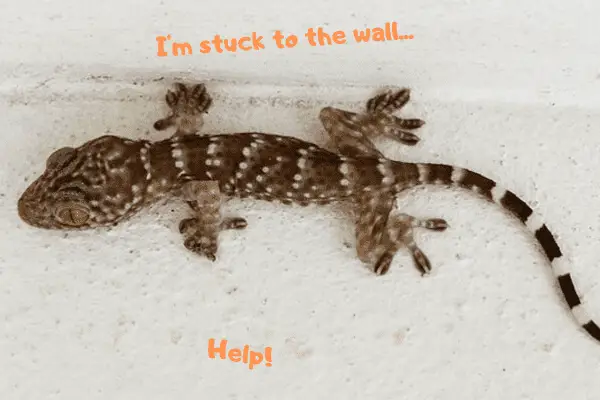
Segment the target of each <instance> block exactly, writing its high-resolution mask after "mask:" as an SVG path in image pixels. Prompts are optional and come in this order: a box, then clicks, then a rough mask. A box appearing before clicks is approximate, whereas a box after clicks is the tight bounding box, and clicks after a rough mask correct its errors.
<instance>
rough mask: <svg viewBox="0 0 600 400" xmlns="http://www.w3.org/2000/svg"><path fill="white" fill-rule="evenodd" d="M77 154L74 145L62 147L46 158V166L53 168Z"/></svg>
mask: <svg viewBox="0 0 600 400" xmlns="http://www.w3.org/2000/svg"><path fill="white" fill-rule="evenodd" d="M74 156H75V149H74V148H72V147H61V148H60V149H58V150H55V151H54V152H53V153H52V154H50V156H48V159H47V160H46V168H48V169H53V168H56V167H59V166H61V165H63V164H64V163H66V162H67V161H70V160H71V159H72V158H73V157H74Z"/></svg>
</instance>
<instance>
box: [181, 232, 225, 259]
mask: <svg viewBox="0 0 600 400" xmlns="http://www.w3.org/2000/svg"><path fill="white" fill-rule="evenodd" d="M183 245H184V246H185V248H186V249H188V250H190V251H192V252H194V253H196V254H199V255H201V256H204V257H206V258H208V259H209V260H210V261H215V260H216V259H217V256H216V254H217V247H218V246H217V242H216V240H213V239H211V238H210V237H208V236H202V235H192V236H189V237H187V238H186V239H185V241H184V242H183Z"/></svg>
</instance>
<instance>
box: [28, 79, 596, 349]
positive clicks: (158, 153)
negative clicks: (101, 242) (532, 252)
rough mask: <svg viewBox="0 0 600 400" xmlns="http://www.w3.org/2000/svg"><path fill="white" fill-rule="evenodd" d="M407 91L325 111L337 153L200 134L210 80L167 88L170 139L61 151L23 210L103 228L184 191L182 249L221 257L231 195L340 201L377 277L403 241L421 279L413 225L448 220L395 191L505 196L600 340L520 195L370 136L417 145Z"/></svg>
mask: <svg viewBox="0 0 600 400" xmlns="http://www.w3.org/2000/svg"><path fill="white" fill-rule="evenodd" d="M409 97H410V92H409V90H408V89H401V90H398V91H388V92H385V93H383V94H380V95H377V96H375V97H373V98H371V99H369V100H368V101H367V104H366V111H365V112H363V113H354V112H349V111H344V110H340V109H337V108H333V107H325V108H323V109H322V110H321V112H320V115H319V118H320V120H321V122H322V124H323V126H324V128H325V131H326V132H327V134H328V135H329V139H330V143H331V145H332V147H333V148H334V149H335V151H330V150H326V149H325V148H321V147H319V146H316V145H315V144H313V143H310V142H307V141H304V140H299V139H296V138H293V137H289V136H280V135H274V134H266V133H258V132H246V133H235V134H222V135H201V134H199V133H198V131H199V130H200V128H201V127H202V125H203V121H202V114H203V113H205V112H207V111H208V109H209V108H210V106H211V104H212V100H211V98H210V96H209V94H208V93H207V91H206V88H205V87H204V85H202V84H199V85H190V86H186V85H184V84H176V90H175V91H168V92H167V95H166V101H167V104H168V105H169V106H170V108H171V113H170V115H168V116H167V117H166V118H163V119H161V120H158V121H156V123H155V124H154V127H155V128H156V129H158V130H164V129H167V128H169V127H175V128H176V132H175V133H174V134H173V135H172V136H171V137H170V138H168V139H165V140H161V141H157V142H150V141H147V140H131V139H127V138H124V137H118V136H110V135H108V136H102V137H99V138H97V139H95V140H91V141H89V142H87V143H84V144H82V145H81V146H79V147H76V148H70V147H64V148H61V149H59V150H56V151H55V152H54V153H53V154H51V155H50V156H49V157H48V159H47V162H46V169H45V171H44V173H43V174H42V175H41V176H40V177H39V178H38V179H37V180H36V181H34V182H33V183H32V184H31V185H30V186H29V187H28V188H27V189H26V191H25V192H24V193H23V195H22V196H21V198H20V199H19V200H18V213H19V215H20V217H21V218H22V220H23V221H25V222H26V223H28V224H29V225H32V226H35V227H39V228H47V229H85V228H95V227H101V226H110V225H114V224H116V223H119V222H120V221H122V220H124V219H126V218H129V217H130V216H132V215H133V214H135V213H136V212H138V211H139V210H141V209H142V208H144V207H146V206H148V205H150V204H152V203H154V202H156V201H157V200H158V199H160V198H163V197H164V196H179V197H181V198H183V199H184V200H185V201H187V203H188V204H189V205H190V208H191V211H192V213H193V216H192V217H191V218H187V219H184V220H183V221H181V222H180V225H179V227H180V231H181V233H182V234H183V236H184V245H185V247H186V248H188V249H189V250H191V251H193V252H195V253H198V254H202V255H204V256H206V257H208V258H209V259H211V260H215V259H216V253H217V250H218V244H217V243H218V236H219V232H220V231H221V230H223V229H243V228H245V227H246V225H247V224H246V221H245V220H244V219H243V218H222V217H221V213H220V209H221V207H220V203H221V198H222V197H223V196H225V197H233V196H235V197H242V198H244V197H252V198H256V199H261V200H267V201H280V202H282V203H284V204H300V205H308V204H311V203H312V204H314V203H316V204H328V203H332V202H340V201H344V202H348V203H349V204H351V205H352V207H353V210H354V212H355V215H356V249H357V255H358V257H359V258H360V260H362V261H363V262H364V263H366V264H367V265H369V266H370V268H371V269H372V270H373V271H374V272H375V273H376V274H379V275H381V274H385V273H386V272H387V271H388V270H389V267H390V264H391V262H392V259H393V257H394V255H395V254H396V252H397V251H398V250H399V249H400V248H401V247H405V248H407V249H408V251H409V252H410V254H411V255H412V257H413V259H414V262H415V265H416V266H417V267H418V268H419V270H420V271H421V272H422V273H424V274H425V273H428V272H429V271H430V270H431V265H430V262H429V260H428V258H427V257H426V256H425V254H424V253H423V252H422V251H421V250H420V249H419V247H418V246H417V244H416V243H415V240H414V238H413V230H414V229H415V228H426V229H430V230H438V231H443V230H445V229H446V227H447V224H446V222H445V221H444V220H443V219H441V218H432V219H426V220H422V219H418V218H415V217H413V216H410V215H407V214H402V213H399V212H397V210H395V209H394V199H395V196H396V195H397V194H398V193H400V192H401V191H403V190H406V189H408V188H411V187H413V186H416V185H423V184H441V185H447V186H455V187H461V188H464V189H468V190H471V191H474V192H476V193H479V194H480V195H482V196H483V197H484V198H486V199H487V200H489V201H493V202H495V203H497V204H498V205H500V206H501V207H503V208H504V209H505V210H507V211H508V212H510V213H511V214H512V215H514V216H515V217H517V218H518V219H519V220H520V221H521V222H522V223H523V224H524V225H525V226H526V227H528V228H529V229H530V230H531V232H532V233H533V234H534V235H535V237H536V239H537V241H538V242H539V244H540V246H541V248H542V250H543V251H544V253H545V255H546V256H547V257H548V259H549V261H550V263H551V266H552V270H553V271H554V273H555V275H556V277H557V279H558V282H559V285H560V287H561V289H562V293H563V296H564V298H565V300H566V302H567V304H568V306H569V308H570V309H571V311H572V312H573V314H574V316H575V318H576V320H577V321H578V323H579V324H580V325H582V327H583V328H584V329H585V330H586V331H587V332H588V333H589V334H590V335H591V336H592V337H593V338H595V339H596V340H597V341H600V328H599V327H598V325H597V324H596V323H595V322H594V321H593V320H592V319H591V318H589V317H588V316H587V312H586V311H585V310H584V309H583V306H582V305H581V301H580V297H579V295H578V294H577V292H576V290H575V286H574V284H573V281H572V279H571V274H570V273H569V272H568V271H567V270H566V268H565V262H564V260H563V257H562V252H561V250H560V248H559V247H558V245H557V243H556V241H555V239H554V236H553V235H552V234H551V233H550V231H549V230H548V228H547V227H546V225H545V224H544V223H543V222H542V220H541V219H540V218H539V217H537V216H536V215H535V214H534V213H533V210H532V209H531V208H530V207H529V206H528V205H527V204H526V203H525V202H524V201H522V200H521V199H519V198H518V197H517V196H516V195H515V194H514V193H512V192H511V191H508V190H506V189H502V188H501V187H500V186H498V185H497V184H496V182H494V181H493V180H491V179H488V178H486V177H484V176H482V175H480V174H478V173H476V172H473V171H469V170H467V169H464V168H460V167H455V166H451V165H443V164H425V163H404V162H400V161H394V160H391V159H388V158H386V157H384V156H383V155H382V154H381V153H380V152H379V150H377V149H376V148H375V146H374V145H373V143H372V141H371V138H372V137H374V136H376V135H384V136H387V137H390V138H393V139H395V140H398V141H400V142H402V143H405V144H407V145H413V144H415V143H417V142H418V140H419V139H418V137H417V136H416V135H414V134H413V133H411V132H409V131H410V130H413V129H416V128H419V127H420V126H422V125H423V123H424V122H423V121H422V120H419V119H401V118H398V117H396V116H394V115H393V113H394V112H395V111H397V110H399V109H400V108H402V107H403V106H404V105H405V104H406V103H407V102H408V100H409Z"/></svg>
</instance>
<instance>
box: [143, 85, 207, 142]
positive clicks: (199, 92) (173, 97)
mask: <svg viewBox="0 0 600 400" xmlns="http://www.w3.org/2000/svg"><path fill="white" fill-rule="evenodd" d="M174 88H175V91H171V90H168V91H167V94H166V95H165V101H166V102H167V105H168V106H169V108H170V113H169V115H168V116H166V117H165V118H161V119H159V120H158V121H156V122H155V123H154V129H156V130H158V131H164V130H166V129H168V128H170V127H172V126H174V127H175V128H176V131H175V134H174V135H184V134H193V133H197V132H199V131H200V129H201V128H202V126H203V125H204V119H203V117H202V114H203V113H206V112H208V109H209V108H210V106H211V105H212V98H211V97H210V95H209V94H208V91H207V90H206V86H205V85H204V84H202V83H200V84H196V85H184V84H183V83H175V85H174Z"/></svg>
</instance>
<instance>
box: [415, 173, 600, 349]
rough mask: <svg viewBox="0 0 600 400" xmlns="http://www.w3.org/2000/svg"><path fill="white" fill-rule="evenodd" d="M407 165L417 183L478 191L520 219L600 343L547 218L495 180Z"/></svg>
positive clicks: (575, 310)
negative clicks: (535, 211) (548, 225)
mask: <svg viewBox="0 0 600 400" xmlns="http://www.w3.org/2000/svg"><path fill="white" fill-rule="evenodd" d="M403 165H404V167H405V168H410V169H412V173H407V171H406V169H405V170H404V174H405V176H406V175H412V176H414V177H415V178H416V179H415V180H416V181H417V182H418V183H417V184H434V185H436V184H439V185H449V186H455V187H460V188H463V189H467V190H470V191H474V192H476V193H478V194H480V195H482V196H484V197H485V198H487V199H488V200H489V201H492V202H494V203H496V204H498V205H499V206H500V207H502V208H503V209H504V210H506V211H508V212H509V213H510V214H512V215H513V216H515V217H516V218H518V219H519V220H520V221H521V222H522V223H523V225H525V227H527V229H528V230H529V231H530V232H531V233H532V234H533V236H534V237H535V239H536V240H537V242H538V243H539V245H540V246H541V248H542V250H543V251H544V254H545V255H546V257H547V259H548V260H549V261H550V265H551V268H552V271H553V273H554V276H555V277H556V280H557V281H558V285H559V287H560V289H561V292H562V295H563V297H564V299H565V301H566V303H567V305H568V307H569V308H570V310H571V313H572V314H573V316H574V317H575V320H576V321H577V323H578V324H579V325H580V326H581V327H582V328H583V329H584V330H585V331H586V332H587V333H588V334H589V335H590V336H591V337H593V338H594V339H595V340H596V341H598V342H600V326H598V324H597V323H596V322H594V320H592V318H591V317H590V315H589V314H588V312H587V310H586V309H585V308H584V306H583V304H582V302H581V296H580V295H579V293H578V291H577V289H576V286H575V284H574V282H573V278H572V277H571V273H570V272H569V268H568V265H567V262H566V260H565V257H563V253H562V251H561V249H560V246H559V245H558V243H557V242H556V239H555V236H554V235H553V234H552V232H550V229H548V227H547V226H546V224H545V223H544V221H543V219H542V218H541V217H540V216H538V215H537V214H536V213H534V211H533V209H532V208H531V207H530V206H529V205H528V204H527V203H526V202H525V201H523V200H522V199H520V198H519V197H518V196H517V195H516V194H514V193H513V192H511V191H510V190H508V189H505V188H502V187H501V186H499V185H498V184H497V183H496V182H495V181H493V180H491V179H489V178H487V177H485V176H483V175H481V174H479V173H477V172H473V171H471V170H468V169H465V168H461V167H456V166H452V165H444V164H433V163H414V164H407V163H403Z"/></svg>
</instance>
